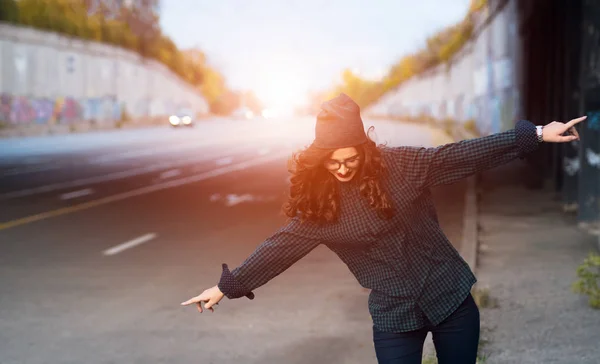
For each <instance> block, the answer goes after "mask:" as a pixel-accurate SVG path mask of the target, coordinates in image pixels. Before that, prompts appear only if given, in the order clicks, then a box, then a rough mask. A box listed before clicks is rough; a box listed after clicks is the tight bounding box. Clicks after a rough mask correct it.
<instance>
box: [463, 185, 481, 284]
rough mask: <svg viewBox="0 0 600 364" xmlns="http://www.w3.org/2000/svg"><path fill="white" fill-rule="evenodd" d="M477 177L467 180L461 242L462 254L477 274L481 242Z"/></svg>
mask: <svg viewBox="0 0 600 364" xmlns="http://www.w3.org/2000/svg"><path fill="white" fill-rule="evenodd" d="M476 185H477V183H476V177H475V176H471V177H469V178H467V191H466V193H465V218H464V221H463V234H462V242H461V245H460V246H461V249H460V250H461V252H460V255H462V257H463V259H464V260H465V261H466V262H467V264H469V267H470V268H471V270H472V271H473V273H475V269H476V268H477V247H478V245H479V244H478V242H479V236H478V234H479V231H478V228H477V225H478V223H477V221H478V216H479V212H478V208H477V207H478V206H477V191H476Z"/></svg>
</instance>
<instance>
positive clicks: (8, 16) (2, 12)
mask: <svg viewBox="0 0 600 364" xmlns="http://www.w3.org/2000/svg"><path fill="white" fill-rule="evenodd" d="M1 1H2V6H0V21H4V22H7V23H18V22H19V7H18V5H17V2H16V1H15V0H1Z"/></svg>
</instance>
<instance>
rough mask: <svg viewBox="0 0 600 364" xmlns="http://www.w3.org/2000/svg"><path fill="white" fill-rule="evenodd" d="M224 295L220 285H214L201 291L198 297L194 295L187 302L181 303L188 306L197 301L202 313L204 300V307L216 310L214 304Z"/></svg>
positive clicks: (212, 310)
mask: <svg viewBox="0 0 600 364" xmlns="http://www.w3.org/2000/svg"><path fill="white" fill-rule="evenodd" d="M223 296H224V294H223V292H221V290H220V289H219V287H218V286H214V287H211V288H209V289H207V290H205V291H204V292H202V293H200V294H199V295H198V296H196V297H192V298H190V299H189V300H187V301H185V302H181V305H182V306H187V305H191V304H192V303H195V304H196V305H197V306H198V311H199V312H200V313H202V302H204V308H205V309H207V310H210V311H211V312H214V311H215V309H214V308H213V307H212V306H214V305H217V304H218V303H219V301H220V300H221V299H222V298H223Z"/></svg>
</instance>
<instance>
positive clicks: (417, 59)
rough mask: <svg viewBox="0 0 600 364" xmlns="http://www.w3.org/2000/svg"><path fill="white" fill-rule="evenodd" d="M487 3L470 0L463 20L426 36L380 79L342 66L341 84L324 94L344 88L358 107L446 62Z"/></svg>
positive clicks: (470, 32) (465, 39)
mask: <svg viewBox="0 0 600 364" xmlns="http://www.w3.org/2000/svg"><path fill="white" fill-rule="evenodd" d="M486 5H487V0H472V1H471V5H470V7H469V12H468V13H467V15H466V16H465V18H464V19H463V20H462V21H460V22H459V23H457V24H455V25H453V26H451V27H448V28H446V29H443V30H441V31H439V32H437V33H436V34H434V35H432V36H431V37H429V38H428V39H427V42H426V46H425V47H424V48H423V49H422V50H420V51H418V52H415V53H414V54H410V55H407V56H405V57H403V58H402V59H400V61H398V63H396V64H395V65H394V66H392V67H391V69H390V71H389V72H388V74H387V75H386V76H385V77H384V78H383V79H382V80H379V81H369V80H365V79H362V78H360V77H359V76H357V75H354V74H353V73H352V72H351V71H349V70H345V71H344V73H343V74H342V84H341V85H338V86H337V87H335V88H334V89H333V90H331V92H329V93H327V95H326V97H327V98H331V97H334V96H337V95H338V94H339V93H341V92H344V93H346V94H348V95H349V96H350V97H352V98H353V99H354V100H356V102H357V103H358V104H359V105H360V106H361V107H366V106H368V105H370V104H372V103H374V102H376V101H377V100H379V98H380V97H381V96H383V95H384V94H385V93H386V92H388V91H389V90H392V89H394V88H397V87H398V86H400V85H401V84H402V83H403V82H405V81H407V80H408V79H410V78H411V77H413V76H416V75H419V74H422V73H423V72H425V71H427V70H430V69H432V68H434V67H436V66H438V65H440V64H447V65H449V64H450V63H449V62H450V61H451V60H452V59H453V57H454V56H455V55H456V54H457V53H458V52H460V51H461V49H462V48H463V47H464V46H465V44H467V42H468V41H469V40H470V39H471V37H472V36H473V27H474V25H473V19H472V18H473V14H474V13H476V12H478V11H481V10H482V9H483V8H484V7H485V6H486Z"/></svg>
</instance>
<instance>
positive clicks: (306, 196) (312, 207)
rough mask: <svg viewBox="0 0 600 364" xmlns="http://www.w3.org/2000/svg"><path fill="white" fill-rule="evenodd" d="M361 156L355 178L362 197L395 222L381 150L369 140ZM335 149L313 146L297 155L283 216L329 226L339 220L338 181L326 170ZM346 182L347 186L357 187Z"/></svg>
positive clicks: (293, 163) (293, 164) (293, 162)
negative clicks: (384, 187)
mask: <svg viewBox="0 0 600 364" xmlns="http://www.w3.org/2000/svg"><path fill="white" fill-rule="evenodd" d="M356 149H357V150H358V152H359V153H360V155H361V157H362V158H361V160H362V163H361V166H360V169H359V170H358V171H357V175H356V176H355V178H356V179H358V180H357V181H356V183H358V185H359V190H360V194H361V196H363V197H364V198H366V199H367V201H368V202H369V205H370V206H371V207H372V208H373V209H374V210H376V211H377V214H378V216H379V217H380V218H382V219H389V218H391V217H392V216H393V215H394V213H395V211H394V207H393V206H392V202H391V200H390V198H389V196H388V194H387V192H386V191H384V189H383V188H382V186H381V178H382V176H384V175H385V174H386V173H387V170H386V166H385V163H384V161H383V160H382V158H381V150H380V149H379V148H378V147H377V145H376V144H375V142H373V141H372V140H371V139H369V140H368V141H367V142H365V143H363V144H361V145H358V146H357V147H356ZM334 151H335V149H321V148H316V147H314V146H313V145H311V146H309V147H307V148H305V149H304V150H302V151H300V152H297V153H295V154H294V155H293V156H292V158H291V159H290V161H289V166H290V168H289V172H290V173H291V178H290V182H291V186H290V192H289V197H288V200H287V202H286V203H285V204H284V205H283V212H284V213H285V215H287V216H288V217H295V216H299V217H300V219H301V220H302V221H306V220H308V221H313V222H317V223H325V222H332V221H336V220H337V218H338V207H339V194H338V181H337V180H336V178H335V177H334V176H333V175H332V174H331V173H329V171H327V170H326V169H325V167H324V166H323V162H324V161H325V159H326V158H328V157H329V156H330V155H331V154H332V153H333V152H334ZM353 182H354V181H352V182H346V183H353Z"/></svg>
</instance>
